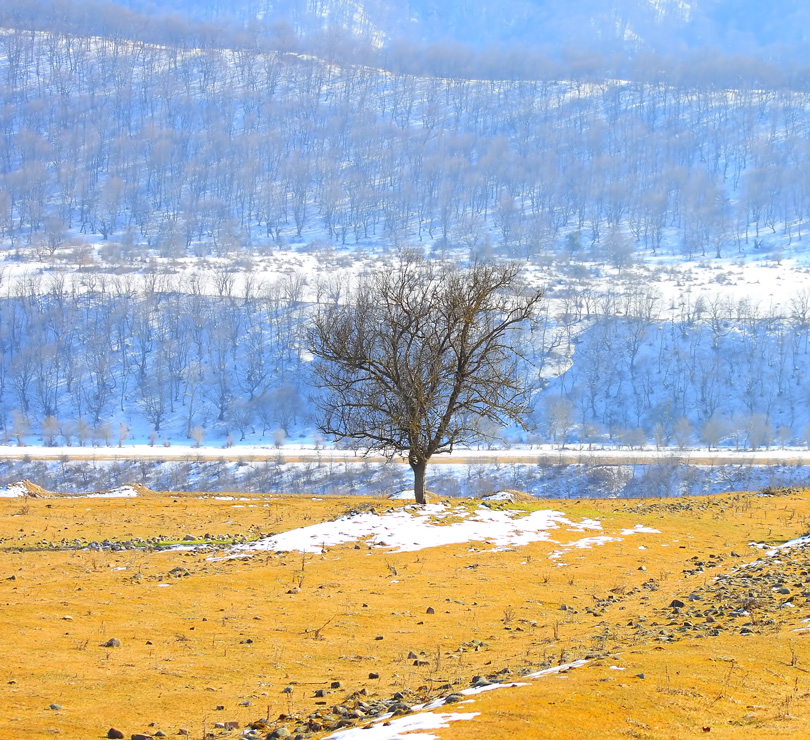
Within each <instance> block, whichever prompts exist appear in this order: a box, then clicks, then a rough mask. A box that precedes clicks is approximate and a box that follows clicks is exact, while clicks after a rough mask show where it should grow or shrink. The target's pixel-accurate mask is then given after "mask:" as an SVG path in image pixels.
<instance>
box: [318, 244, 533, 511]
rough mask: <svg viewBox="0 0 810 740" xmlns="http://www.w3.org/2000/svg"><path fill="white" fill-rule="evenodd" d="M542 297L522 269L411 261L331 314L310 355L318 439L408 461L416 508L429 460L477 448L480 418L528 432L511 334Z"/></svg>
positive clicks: (325, 315)
mask: <svg viewBox="0 0 810 740" xmlns="http://www.w3.org/2000/svg"><path fill="white" fill-rule="evenodd" d="M541 299H542V292H540V291H537V290H525V289H524V286H522V284H521V282H520V268H519V266H517V265H514V264H499V265H495V264H481V263H476V264H473V265H472V266H471V267H470V268H469V269H459V268H456V267H449V266H439V265H436V264H435V263H429V262H425V261H423V260H422V259H420V258H419V257H416V256H413V255H411V254H406V255H403V257H402V258H401V260H400V263H399V265H398V266H397V267H395V268H394V269H391V270H382V271H380V272H378V273H375V274H374V275H372V276H370V277H368V278H365V279H362V280H361V281H360V282H359V284H358V286H357V287H356V289H355V290H354V291H353V293H352V294H351V295H350V296H349V297H348V299H347V301H346V302H345V303H344V304H342V305H337V306H329V307H323V308H322V309H321V310H320V312H319V313H318V314H317V315H316V316H315V318H314V320H313V328H312V330H311V332H310V345H311V348H312V353H313V354H314V355H315V364H314V370H315V378H316V382H317V384H318V385H319V387H320V389H321V391H322V393H321V395H320V397H319V398H318V399H317V404H318V407H319V410H320V411H321V413H322V420H321V422H320V424H319V426H320V428H321V430H322V431H323V432H325V433H327V434H330V435H333V436H335V437H337V438H339V439H350V440H352V439H353V440H360V441H364V442H365V443H366V444H367V445H368V448H369V449H380V450H382V451H383V452H385V453H387V454H391V455H393V454H396V453H404V452H407V453H408V462H409V464H410V466H411V469H412V470H413V474H414V495H415V498H416V502H417V503H420V504H423V503H425V471H426V468H427V463H428V461H429V460H430V458H431V457H432V456H433V455H434V454H436V453H441V452H449V451H452V449H453V447H454V446H455V445H459V444H469V443H471V442H472V441H473V440H475V439H477V438H479V437H480V434H481V432H480V429H479V426H480V425H479V422H480V421H481V420H482V419H486V420H490V421H492V422H495V423H498V424H503V423H505V422H508V421H513V422H517V423H520V424H522V423H523V422H522V418H523V416H524V415H525V414H526V412H527V410H528V408H527V407H528V403H527V401H528V390H527V388H526V387H525V385H524V383H523V382H522V380H521V378H523V377H524V375H523V373H519V372H517V364H518V362H519V360H520V358H519V356H518V355H517V354H516V353H515V351H514V349H513V348H512V344H513V343H512V341H511V339H512V336H511V335H512V334H513V332H515V331H516V330H518V329H519V327H520V325H521V324H523V323H525V322H526V321H528V320H529V319H530V318H531V317H532V315H533V313H534V311H535V309H536V308H537V307H538V305H539V304H540V301H541Z"/></svg>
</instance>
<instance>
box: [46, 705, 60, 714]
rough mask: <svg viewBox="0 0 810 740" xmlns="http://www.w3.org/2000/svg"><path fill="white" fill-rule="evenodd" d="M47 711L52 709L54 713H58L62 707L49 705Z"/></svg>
mask: <svg viewBox="0 0 810 740" xmlns="http://www.w3.org/2000/svg"><path fill="white" fill-rule="evenodd" d="M48 709H53V710H54V711H55V712H56V711H59V710H60V709H62V705H61V704H51V706H49V707H48Z"/></svg>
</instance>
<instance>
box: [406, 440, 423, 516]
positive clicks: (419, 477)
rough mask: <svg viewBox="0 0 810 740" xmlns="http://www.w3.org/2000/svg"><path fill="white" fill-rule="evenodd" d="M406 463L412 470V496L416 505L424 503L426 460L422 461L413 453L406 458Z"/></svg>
mask: <svg viewBox="0 0 810 740" xmlns="http://www.w3.org/2000/svg"><path fill="white" fill-rule="evenodd" d="M408 463H409V464H410V466H411V470H413V494H414V498H415V499H416V503H417V504H424V503H426V502H425V471H426V470H427V460H423V459H422V458H421V457H419V456H418V455H415V454H414V453H413V452H412V453H411V454H410V455H409V456H408Z"/></svg>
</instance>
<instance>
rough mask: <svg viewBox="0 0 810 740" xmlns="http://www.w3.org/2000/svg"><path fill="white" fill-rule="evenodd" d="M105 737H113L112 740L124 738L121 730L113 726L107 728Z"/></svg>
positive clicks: (122, 739)
mask: <svg viewBox="0 0 810 740" xmlns="http://www.w3.org/2000/svg"><path fill="white" fill-rule="evenodd" d="M107 737H109V738H113V740H124V733H123V732H121V730H116V729H115V727H110V729H109V730H107Z"/></svg>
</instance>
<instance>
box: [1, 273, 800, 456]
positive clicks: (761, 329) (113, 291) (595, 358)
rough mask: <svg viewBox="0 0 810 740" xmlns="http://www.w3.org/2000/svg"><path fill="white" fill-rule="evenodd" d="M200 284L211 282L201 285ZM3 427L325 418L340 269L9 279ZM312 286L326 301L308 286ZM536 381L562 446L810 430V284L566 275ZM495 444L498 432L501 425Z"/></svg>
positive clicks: (776, 436) (770, 437) (177, 431)
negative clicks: (761, 299) (657, 281)
mask: <svg viewBox="0 0 810 740" xmlns="http://www.w3.org/2000/svg"><path fill="white" fill-rule="evenodd" d="M204 288H205V289H204ZM2 294H3V296H4V297H3V298H2V299H0V429H2V435H3V436H4V437H5V439H6V440H8V441H10V442H14V441H15V440H16V441H18V442H21V443H42V444H46V445H50V444H70V445H84V444H91V443H95V444H104V445H116V444H123V443H124V442H125V441H126V440H127V438H128V437H129V436H130V434H131V433H132V434H134V431H138V432H139V433H141V434H143V432H144V430H152V438H153V439H154V441H156V442H158V443H160V442H162V441H163V440H164V438H165V439H166V440H169V441H175V442H178V441H179V442H185V443H187V441H188V440H189V439H190V440H192V441H193V442H194V443H197V444H200V443H209V444H221V443H223V442H227V441H228V440H230V441H231V442H234V443H235V442H238V441H242V440H249V441H253V442H260V441H263V442H264V443H266V444H280V443H282V442H283V441H284V438H285V436H287V435H293V434H298V433H300V432H302V431H307V430H311V429H313V428H314V427H315V421H316V419H315V417H314V416H313V414H312V405H311V400H310V399H311V397H312V393H313V381H312V378H311V369H310V368H311V364H310V362H309V359H310V356H309V354H308V351H307V332H308V328H309V325H310V324H309V322H310V317H311V316H312V315H313V312H317V310H318V306H320V307H321V308H324V307H327V306H330V305H335V303H336V301H339V300H340V299H341V287H340V286H339V285H338V283H334V285H332V286H331V287H330V285H328V284H326V283H323V284H320V283H319V284H318V285H316V286H312V285H310V286H307V285H306V280H305V277H304V275H303V274H302V273H300V272H295V271H291V272H290V273H289V274H288V275H287V276H285V277H284V278H282V279H280V280H277V281H275V282H268V283H261V282H260V281H258V280H255V279H252V278H251V276H250V274H249V273H248V274H245V273H242V274H241V275H240V276H239V279H238V280H237V275H236V273H233V272H228V271H225V270H220V271H218V272H216V273H215V274H214V277H213V280H212V281H210V280H209V282H208V283H207V284H206V285H203V282H202V280H201V279H200V278H198V277H191V278H188V279H186V280H184V281H182V282H181V283H178V282H177V281H176V280H175V281H174V282H172V283H170V282H169V281H168V279H167V278H166V277H164V276H160V275H157V274H149V275H147V276H146V279H145V280H139V281H138V282H135V281H134V280H132V279H129V278H127V277H126V276H124V277H117V278H110V277H105V276H103V275H98V274H94V273H85V274H84V275H83V276H82V277H81V279H80V280H79V279H77V280H67V279H65V278H63V277H61V276H59V275H56V276H45V277H32V278H27V279H24V280H17V281H12V282H4V283H3V284H2ZM313 297H314V299H315V303H313V302H312V301H313ZM510 341H511V342H512V343H513V346H514V349H515V351H516V352H517V353H518V355H519V356H520V357H522V358H524V359H525V361H523V360H522V361H521V362H520V363H518V366H516V368H515V369H514V372H515V373H517V374H518V375H519V376H520V377H521V378H524V380H522V381H521V382H525V383H526V384H527V385H528V386H529V387H531V388H533V391H534V392H533V400H532V402H531V406H532V408H533V412H532V416H531V419H530V424H529V431H528V432H518V431H516V430H515V429H510V430H506V432H504V433H503V434H501V435H500V436H499V433H498V432H497V430H496V429H495V428H494V427H493V428H483V427H482V428H481V430H480V437H481V438H495V439H499V440H500V442H504V441H507V442H510V441H511V442H517V441H520V442H528V443H538V442H552V443H556V444H558V445H565V444H570V443H583V444H589V445H600V444H605V443H607V444H614V445H615V444H619V445H627V446H631V447H636V446H640V445H642V444H656V445H658V446H660V447H662V448H664V447H667V446H669V447H681V448H682V447H688V446H693V445H700V446H703V447H709V448H713V447H717V446H720V445H723V446H726V447H729V446H731V447H734V448H747V449H760V448H763V447H770V446H777V445H778V446H784V445H802V446H804V445H810V413H808V408H810V374H809V373H807V372H806V367H807V365H808V362H807V360H808V356H810V292H808V291H797V292H796V293H794V294H793V295H791V296H789V298H788V300H787V301H786V303H785V306H784V308H783V309H782V310H780V311H776V310H775V309H774V308H772V307H770V306H765V305H760V304H758V303H756V302H755V301H752V300H750V299H744V300H739V301H735V302H732V301H731V300H730V299H726V298H721V297H718V298H698V299H696V300H695V301H694V302H691V303H690V302H688V301H685V302H682V303H680V304H677V305H676V304H671V305H664V303H663V302H662V301H661V299H660V298H659V297H658V296H657V295H656V294H655V293H653V292H651V291H649V290H647V289H645V288H643V287H634V288H632V289H627V290H624V291H615V292H614V291H607V292H603V293H599V292H597V291H595V290H593V289H592V288H589V287H588V285H587V284H585V283H583V284H579V285H575V286H573V287H565V286H558V287H557V288H556V289H555V290H552V291H550V292H549V300H548V301H547V302H546V304H544V306H543V311H542V313H541V314H540V315H538V316H537V317H536V320H535V321H534V322H533V323H532V326H531V328H530V329H528V328H527V329H526V330H525V331H522V332H518V333H516V334H515V335H514V336H513V338H512V340H510ZM496 443H498V442H496Z"/></svg>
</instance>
